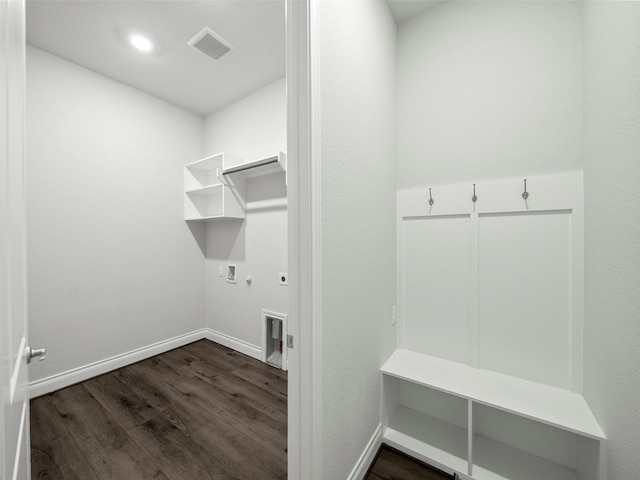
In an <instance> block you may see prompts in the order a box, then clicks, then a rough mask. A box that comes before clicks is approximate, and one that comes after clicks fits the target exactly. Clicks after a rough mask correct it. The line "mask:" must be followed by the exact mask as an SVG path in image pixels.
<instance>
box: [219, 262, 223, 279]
mask: <svg viewBox="0 0 640 480" xmlns="http://www.w3.org/2000/svg"><path fill="white" fill-rule="evenodd" d="M218 276H219V277H224V268H223V267H222V265H219V266H218Z"/></svg>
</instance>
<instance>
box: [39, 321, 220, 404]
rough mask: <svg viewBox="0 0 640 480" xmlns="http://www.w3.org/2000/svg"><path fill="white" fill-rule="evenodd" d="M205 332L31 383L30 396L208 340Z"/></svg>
mask: <svg viewBox="0 0 640 480" xmlns="http://www.w3.org/2000/svg"><path fill="white" fill-rule="evenodd" d="M205 330H206V329H202V330H196V331H194V332H191V333H186V334H184V335H179V336H177V337H173V338H170V339H168V340H163V341H161V342H157V343H154V344H152V345H147V346H146V347H142V348H138V349H135V350H131V351H130V352H126V353H122V354H120V355H115V356H113V357H111V358H106V359H104V360H99V361H97V362H93V363H90V364H88V365H84V366H82V367H78V368H73V369H71V370H67V371H66V372H62V373H58V374H56V375H52V376H50V377H47V378H43V379H40V380H35V381H33V382H31V383H29V396H30V398H35V397H39V396H41V395H45V394H47V393H51V392H53V391H55V390H60V389H61V388H65V387H68V386H70V385H73V384H75V383H78V382H83V381H85V380H88V379H89V378H93V377H96V376H98V375H102V374H103V373H107V372H110V371H112V370H116V369H118V368H122V367H126V366H127V365H131V364H132V363H135V362H139V361H140V360H144V359H145V358H149V357H153V356H154V355H158V354H159V353H164V352H168V351H169V350H173V349H174V348H178V347H182V346H183V345H187V344H188V343H191V342H195V341H197V340H202V339H203V338H208V336H207V332H206V331H205Z"/></svg>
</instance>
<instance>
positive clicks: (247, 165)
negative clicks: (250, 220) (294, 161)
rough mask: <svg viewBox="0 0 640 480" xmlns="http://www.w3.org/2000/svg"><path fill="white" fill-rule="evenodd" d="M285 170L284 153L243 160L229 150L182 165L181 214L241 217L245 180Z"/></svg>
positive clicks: (197, 217) (208, 217)
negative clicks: (182, 191)
mask: <svg viewBox="0 0 640 480" xmlns="http://www.w3.org/2000/svg"><path fill="white" fill-rule="evenodd" d="M276 172H286V155H285V154H284V153H283V152H279V153H278V154H277V155H274V156H272V157H268V158H265V159H260V160H256V161H253V162H243V161H242V159H240V158H239V157H235V156H233V155H230V154H228V153H224V152H222V153H217V154H215V155H211V156H209V157H205V158H203V159H200V160H197V161H195V162H192V163H188V164H187V165H185V167H184V215H185V220H187V221H196V220H218V219H234V218H235V219H243V218H245V217H246V214H245V198H246V194H245V180H246V179H247V178H252V177H256V176H259V175H267V174H270V173H276Z"/></svg>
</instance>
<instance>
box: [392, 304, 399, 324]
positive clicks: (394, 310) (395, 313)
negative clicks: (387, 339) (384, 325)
mask: <svg viewBox="0 0 640 480" xmlns="http://www.w3.org/2000/svg"><path fill="white" fill-rule="evenodd" d="M397 320H398V307H397V306H396V305H394V306H393V307H391V325H395V324H396V321H397Z"/></svg>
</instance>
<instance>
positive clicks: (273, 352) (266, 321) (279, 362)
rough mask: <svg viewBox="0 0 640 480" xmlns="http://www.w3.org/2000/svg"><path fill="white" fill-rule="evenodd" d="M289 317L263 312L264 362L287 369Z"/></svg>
mask: <svg viewBox="0 0 640 480" xmlns="http://www.w3.org/2000/svg"><path fill="white" fill-rule="evenodd" d="M286 338H287V316H286V315H284V314H282V313H274V312H269V311H268V310H262V361H263V362H265V363H268V364H269V365H271V366H273V367H276V368H281V369H282V370H286V369H287V344H286Z"/></svg>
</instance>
